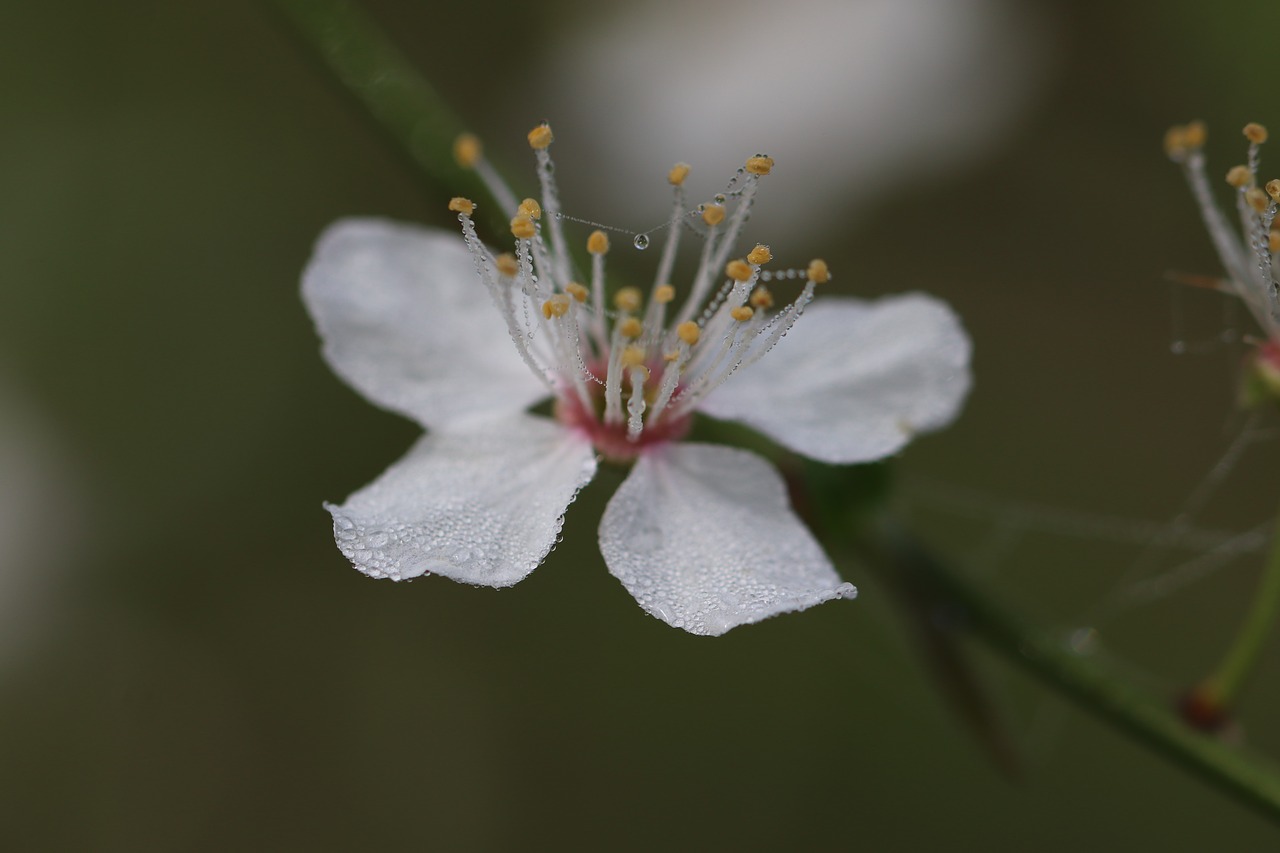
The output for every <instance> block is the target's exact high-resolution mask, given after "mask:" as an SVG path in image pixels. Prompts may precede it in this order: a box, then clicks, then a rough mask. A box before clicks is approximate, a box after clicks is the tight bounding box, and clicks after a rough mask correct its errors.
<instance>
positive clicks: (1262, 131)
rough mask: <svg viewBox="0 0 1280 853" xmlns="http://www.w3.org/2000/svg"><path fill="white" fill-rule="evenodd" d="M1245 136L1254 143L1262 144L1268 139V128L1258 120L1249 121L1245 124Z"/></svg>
mask: <svg viewBox="0 0 1280 853" xmlns="http://www.w3.org/2000/svg"><path fill="white" fill-rule="evenodd" d="M1244 136H1245V139H1248V140H1249V141H1250V142H1252V143H1253V144H1254V145H1261V144H1262V143H1264V142H1266V141H1267V129H1266V128H1265V127H1263V126H1262V125H1260V124H1258V123H1257V122H1253V121H1251V122H1249V123H1248V124H1246V125H1245V126H1244Z"/></svg>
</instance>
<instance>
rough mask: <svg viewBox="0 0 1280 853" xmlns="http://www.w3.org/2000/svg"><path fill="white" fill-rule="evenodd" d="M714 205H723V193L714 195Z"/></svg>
mask: <svg viewBox="0 0 1280 853" xmlns="http://www.w3.org/2000/svg"><path fill="white" fill-rule="evenodd" d="M716 204H724V193H716Z"/></svg>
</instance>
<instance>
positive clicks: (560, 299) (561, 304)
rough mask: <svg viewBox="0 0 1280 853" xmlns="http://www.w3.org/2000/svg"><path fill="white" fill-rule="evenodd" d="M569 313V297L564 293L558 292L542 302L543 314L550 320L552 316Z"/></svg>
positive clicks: (561, 315)
mask: <svg viewBox="0 0 1280 853" xmlns="http://www.w3.org/2000/svg"><path fill="white" fill-rule="evenodd" d="M568 313H569V297H568V296H566V295H565V294H563V293H557V294H555V295H553V296H552V297H551V298H550V299H548V300H547V301H546V302H543V303H542V316H543V317H546V318H547V319H548V320H550V319H551V318H552V317H563V316H564V315H565V314H568Z"/></svg>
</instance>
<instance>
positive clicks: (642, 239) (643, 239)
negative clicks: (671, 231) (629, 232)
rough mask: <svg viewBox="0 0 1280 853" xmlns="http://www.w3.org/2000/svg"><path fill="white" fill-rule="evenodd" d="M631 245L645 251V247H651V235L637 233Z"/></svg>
mask: <svg viewBox="0 0 1280 853" xmlns="http://www.w3.org/2000/svg"><path fill="white" fill-rule="evenodd" d="M631 245H633V246H635V247H636V248H637V249H639V250H640V251H642V252H643V251H644V250H645V249H647V248H649V235H648V234H637V235H636V237H635V239H634V240H632V241H631Z"/></svg>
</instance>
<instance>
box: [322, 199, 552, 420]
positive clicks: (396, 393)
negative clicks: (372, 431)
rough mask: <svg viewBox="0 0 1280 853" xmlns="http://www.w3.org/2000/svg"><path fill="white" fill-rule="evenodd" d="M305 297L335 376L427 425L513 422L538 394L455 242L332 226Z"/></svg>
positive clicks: (354, 225)
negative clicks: (492, 419)
mask: <svg viewBox="0 0 1280 853" xmlns="http://www.w3.org/2000/svg"><path fill="white" fill-rule="evenodd" d="M302 297H303V301H304V302H306V304H307V308H308V309H309V310H310V312H311V316H312V318H313V319H314V320H315V323H316V327H317V328H318V329H319V332H320V337H321V339H322V340H323V342H324V355H325V358H326V359H327V360H328V362H329V364H330V366H331V367H332V368H333V370H334V372H335V373H337V374H338V375H339V376H341V377H342V378H343V379H344V380H346V382H347V383H348V384H350V385H351V386H352V387H353V388H355V389H356V390H358V391H360V393H362V394H364V395H365V396H366V397H368V398H369V400H371V401H372V402H374V403H376V404H378V405H380V406H383V407H385V408H388V409H391V410H392V411H396V412H400V413H401V414H404V415H408V416H409V417H411V418H413V419H414V420H416V421H418V422H419V423H421V424H423V425H424V426H427V427H438V426H447V425H450V424H464V423H471V422H474V421H476V420H481V419H485V418H489V417H493V416H494V415H506V414H513V413H515V412H519V411H521V410H523V409H525V408H526V407H527V406H529V404H531V403H533V402H535V401H536V400H538V399H540V398H542V397H544V396H546V393H547V391H546V387H545V386H544V385H543V384H542V383H541V382H540V381H539V380H538V379H537V378H535V377H534V375H533V373H532V371H530V369H529V368H528V367H527V366H526V365H525V364H524V362H523V361H521V359H520V356H519V355H518V354H517V352H516V349H515V346H514V345H513V344H512V342H511V339H510V338H509V336H508V333H507V328H506V325H505V324H504V323H503V321H502V318H501V315H500V314H499V313H498V310H497V309H496V308H495V307H494V305H493V302H492V301H491V300H490V298H489V294H488V292H487V291H486V289H485V285H484V284H483V283H482V282H481V280H480V278H479V277H478V276H477V274H476V269H475V266H474V265H473V263H472V260H471V256H470V255H469V254H468V253H467V249H466V246H465V245H464V243H463V242H462V238H461V237H460V236H458V235H456V234H452V233H449V232H447V231H439V230H432V229H426V228H418V227H416V226H412V225H404V224H400V223H395V222H388V221H386V220H378V219H344V220H340V221H338V222H336V223H334V224H333V225H331V226H330V227H329V228H328V229H327V230H326V231H325V232H324V234H323V235H321V237H320V240H319V242H318V243H317V245H316V248H315V252H314V254H313V255H312V257H311V261H310V263H309V264H308V265H307V269H306V271H305V272H304V273H303V276H302Z"/></svg>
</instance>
